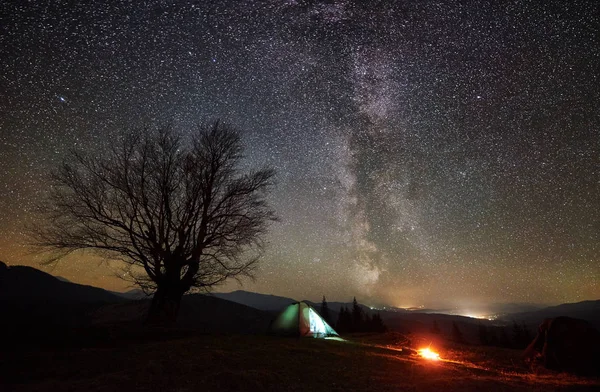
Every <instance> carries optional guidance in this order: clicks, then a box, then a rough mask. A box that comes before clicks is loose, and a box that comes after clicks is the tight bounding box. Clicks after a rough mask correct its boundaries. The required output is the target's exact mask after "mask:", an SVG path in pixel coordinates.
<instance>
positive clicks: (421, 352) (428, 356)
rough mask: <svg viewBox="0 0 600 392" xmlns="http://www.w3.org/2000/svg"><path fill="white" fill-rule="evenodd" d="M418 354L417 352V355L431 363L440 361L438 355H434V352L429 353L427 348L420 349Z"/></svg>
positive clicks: (429, 350)
mask: <svg viewBox="0 0 600 392" xmlns="http://www.w3.org/2000/svg"><path fill="white" fill-rule="evenodd" d="M418 352H419V355H420V356H422V357H423V358H425V359H430V360H432V361H439V360H440V354H438V353H436V352H435V351H431V349H429V348H422V349H420V350H418Z"/></svg>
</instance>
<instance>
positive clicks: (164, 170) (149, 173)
mask: <svg viewBox="0 0 600 392" xmlns="http://www.w3.org/2000/svg"><path fill="white" fill-rule="evenodd" d="M242 158H243V156H242V144H241V140H240V136H239V134H238V132H237V131H236V130H235V129H234V128H232V127H231V126H228V125H225V124H223V123H221V122H219V121H216V122H213V123H207V124H203V125H201V126H199V127H198V129H197V130H196V131H195V132H193V133H192V135H191V143H184V141H183V139H182V137H181V136H180V135H179V134H177V133H176V132H175V131H173V130H172V128H170V127H165V128H159V129H148V128H146V129H143V130H139V131H135V132H132V133H129V134H127V135H124V136H123V137H122V139H121V140H119V141H115V143H113V145H112V147H110V148H109V150H108V151H107V152H106V153H103V154H97V155H92V154H91V153H89V152H85V153H82V152H74V153H73V154H72V156H71V157H70V158H68V159H67V160H65V161H64V162H63V164H62V165H61V166H60V169H59V170H58V171H57V172H56V173H54V174H53V177H52V180H53V184H52V187H51V195H50V201H49V202H48V203H45V205H46V206H47V207H42V208H43V212H45V213H46V214H47V216H48V221H47V225H45V226H43V227H40V228H37V229H34V230H33V235H34V237H33V238H34V243H35V244H36V245H38V246H40V247H42V249H43V250H53V251H54V252H55V253H54V255H55V256H54V257H53V258H52V261H54V260H58V259H59V258H61V257H63V256H65V255H67V254H69V253H71V252H73V251H76V250H81V249H88V250H93V251H96V252H98V253H100V254H101V255H104V256H106V257H108V258H111V259H118V260H120V261H122V262H124V263H125V266H126V269H127V271H126V272H127V273H128V276H129V277H130V279H131V280H132V281H133V282H134V283H136V284H137V285H139V286H140V287H141V288H142V289H143V290H144V291H145V292H146V293H151V292H154V297H153V299H152V303H151V306H150V310H149V314H148V321H149V322H151V323H172V322H174V321H175V320H176V317H177V313H178V311H179V304H180V302H181V297H182V296H183V294H184V293H186V292H187V291H188V290H190V289H197V290H205V291H207V290H210V289H211V288H212V287H213V286H215V285H217V284H219V283H222V282H224V281H225V280H227V279H228V278H235V279H239V278H241V277H242V276H252V272H253V268H254V267H255V265H256V263H257V261H258V258H259V256H260V255H261V253H262V252H261V249H262V245H263V242H262V238H263V235H264V234H265V233H266V230H267V227H268V224H269V222H270V221H273V220H275V215H274V212H273V211H272V210H271V209H270V208H269V206H268V205H267V203H266V200H265V196H266V194H267V192H268V191H269V189H270V188H271V185H272V178H273V175H274V172H273V170H271V169H268V168H266V169H262V170H255V171H249V172H246V173H242V172H241V170H240V166H241V160H242Z"/></svg>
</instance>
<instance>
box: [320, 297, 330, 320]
mask: <svg viewBox="0 0 600 392" xmlns="http://www.w3.org/2000/svg"><path fill="white" fill-rule="evenodd" d="M321 317H323V319H324V320H325V321H327V324H331V315H330V314H329V305H327V300H326V299H325V296H323V301H322V302H321Z"/></svg>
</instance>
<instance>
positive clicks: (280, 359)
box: [0, 333, 600, 392]
mask: <svg viewBox="0 0 600 392" xmlns="http://www.w3.org/2000/svg"><path fill="white" fill-rule="evenodd" d="M150 340H151V341H143V340H131V339H123V338H116V339H114V340H112V339H108V340H106V339H105V340H103V341H102V342H101V343H98V342H95V343H94V342H88V343H87V344H76V345H70V346H69V347H68V348H65V347H62V348H60V349H57V348H52V347H46V348H39V347H36V346H35V345H30V346H29V347H19V346H18V345H16V346H15V347H13V348H12V349H9V350H2V351H0V367H1V368H0V390H3V391H4V390H11V391H13V390H14V391H88V392H91V391H117V390H118V391H180V392H184V391H200V390H202V391H224V390H231V391H263V390H264V391H303V392H306V391H399V390H402V391H444V392H447V391H508V390H510V391H546V390H556V391H585V390H589V391H592V390H599V389H600V381H599V380H598V379H585V378H580V377H575V376H571V375H566V374H560V373H552V372H549V371H545V370H543V369H541V368H534V369H532V368H531V367H528V366H526V365H525V364H523V363H522V361H521V359H520V354H521V352H520V351H516V350H508V349H498V348H488V347H472V346H459V345H453V344H451V343H447V342H444V341H435V340H434V339H433V338H432V337H431V336H427V335H418V336H417V335H412V336H408V337H404V336H403V335H399V334H395V333H388V334H385V335H358V336H351V337H349V339H348V340H347V341H335V340H321V339H293V338H291V339H285V338H275V337H268V336H252V335H247V336H235V335H196V336H193V335H188V336H183V337H182V336H180V337H178V338H171V339H168V340H156V339H150ZM429 344H431V345H432V348H435V349H436V350H437V351H439V353H440V355H441V357H442V360H440V361H430V360H426V359H423V358H421V357H418V356H415V355H410V354H407V350H404V351H399V350H400V349H401V347H402V346H405V347H406V346H409V345H410V346H412V347H413V348H419V347H421V346H428V345H429Z"/></svg>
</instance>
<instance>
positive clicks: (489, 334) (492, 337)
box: [479, 322, 533, 349]
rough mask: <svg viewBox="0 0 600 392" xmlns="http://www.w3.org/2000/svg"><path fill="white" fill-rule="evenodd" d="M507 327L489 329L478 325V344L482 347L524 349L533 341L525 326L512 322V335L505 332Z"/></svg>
mask: <svg viewBox="0 0 600 392" xmlns="http://www.w3.org/2000/svg"><path fill="white" fill-rule="evenodd" d="M506 329H507V327H489V326H486V325H483V324H479V343H480V344H481V345H483V346H496V347H505V348H515V349H524V348H525V347H527V345H528V344H529V343H530V342H531V340H532V339H533V336H532V334H531V332H530V331H529V329H528V328H527V327H526V326H525V324H520V325H519V324H517V322H513V325H512V335H511V337H509V334H508V333H507V332H506Z"/></svg>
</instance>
